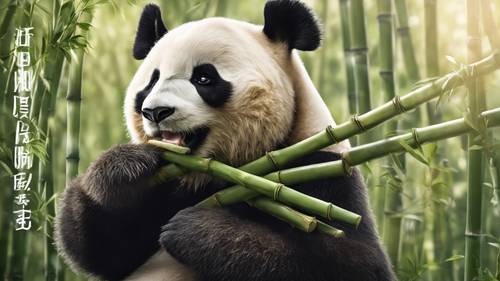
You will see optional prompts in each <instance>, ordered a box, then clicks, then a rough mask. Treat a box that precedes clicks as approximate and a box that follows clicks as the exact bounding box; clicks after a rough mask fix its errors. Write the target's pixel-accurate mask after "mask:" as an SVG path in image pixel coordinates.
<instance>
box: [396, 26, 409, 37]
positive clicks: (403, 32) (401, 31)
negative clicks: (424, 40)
mask: <svg viewBox="0 0 500 281" xmlns="http://www.w3.org/2000/svg"><path fill="white" fill-rule="evenodd" d="M397 31H398V34H399V35H400V36H409V35H410V28H409V27H408V26H401V27H398V29H397Z"/></svg>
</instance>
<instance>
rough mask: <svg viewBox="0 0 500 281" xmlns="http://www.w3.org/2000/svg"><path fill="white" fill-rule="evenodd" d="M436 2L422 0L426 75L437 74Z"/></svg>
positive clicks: (434, 0)
mask: <svg viewBox="0 0 500 281" xmlns="http://www.w3.org/2000/svg"><path fill="white" fill-rule="evenodd" d="M437 2H438V0H425V1H424V24H425V69H426V74H427V77H437V76H439V57H438V30H437V26H438V25H437Z"/></svg>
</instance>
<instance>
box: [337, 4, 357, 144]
mask: <svg viewBox="0 0 500 281" xmlns="http://www.w3.org/2000/svg"><path fill="white" fill-rule="evenodd" d="M339 14H340V27H341V31H342V46H343V48H344V64H345V72H346V91H347V103H348V106H349V115H354V114H356V113H357V112H358V109H357V104H356V89H355V85H354V71H353V64H352V56H351V38H350V35H349V30H350V27H349V0H339ZM350 141H351V144H352V145H354V146H355V145H357V138H356V137H353V138H351V139H350Z"/></svg>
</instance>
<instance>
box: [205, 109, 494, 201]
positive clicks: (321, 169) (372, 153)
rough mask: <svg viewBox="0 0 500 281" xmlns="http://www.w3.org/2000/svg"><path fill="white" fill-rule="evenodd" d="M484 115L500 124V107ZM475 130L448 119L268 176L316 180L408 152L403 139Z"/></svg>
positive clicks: (225, 193)
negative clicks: (338, 158)
mask: <svg viewBox="0 0 500 281" xmlns="http://www.w3.org/2000/svg"><path fill="white" fill-rule="evenodd" d="M480 116H481V117H480V119H482V120H483V121H484V122H487V124H488V126H489V127H497V126H500V108H497V109H493V110H489V111H485V112H483V113H482V114H481V115H480ZM471 130H473V129H472V128H471V127H470V126H469V124H468V123H467V121H466V120H465V119H464V118H460V119H456V120H452V121H447V122H444V123H440V124H436V125H432V126H427V127H422V128H416V129H413V130H412V132H411V133H406V134H402V135H399V136H394V137H390V138H387V139H383V140H380V141H377V142H373V143H368V144H365V145H361V146H357V147H354V148H351V149H350V150H347V151H345V152H344V153H342V159H341V160H337V161H332V162H325V163H320V164H313V165H307V166H302V167H297V168H291V169H286V170H282V171H278V172H274V173H271V174H268V175H266V176H265V178H266V179H268V180H271V181H274V182H281V183H283V184H285V185H296V184H301V183H305V182H311V181H314V180H320V179H325V178H331V177H337V176H341V175H349V174H350V171H351V168H350V167H352V166H356V165H359V164H362V163H364V162H367V161H370V160H373V159H375V158H379V157H383V156H386V155H388V154H390V153H396V152H404V151H405V148H404V147H403V146H402V145H401V142H404V143H406V144H408V145H409V146H411V147H418V146H420V145H422V144H424V143H426V142H435V141H439V140H442V139H447V138H452V137H456V136H460V135H462V134H465V133H468V132H470V131H471ZM258 195H259V194H258V193H257V192H255V191H253V190H250V189H248V188H245V187H243V186H241V185H236V186H232V187H229V188H226V189H224V190H221V191H219V192H217V193H215V194H213V195H212V196H210V197H208V198H207V199H205V200H203V201H202V202H200V203H199V204H198V205H200V206H207V207H208V206H225V205H231V204H236V203H239V202H242V201H246V200H249V199H252V198H254V197H256V196H258Z"/></svg>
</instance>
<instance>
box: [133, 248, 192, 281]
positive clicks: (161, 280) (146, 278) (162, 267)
mask: <svg viewBox="0 0 500 281" xmlns="http://www.w3.org/2000/svg"><path fill="white" fill-rule="evenodd" d="M196 280H198V278H196V275H195V274H194V273H193V272H191V271H190V270H189V269H188V268H187V267H185V266H184V265H182V264H180V263H179V262H178V261H176V260H175V259H174V258H173V257H172V256H171V255H169V254H168V253H167V252H166V251H164V250H160V251H158V252H157V253H156V254H155V255H154V256H152V257H151V258H150V259H149V260H148V261H147V262H146V263H144V264H143V265H142V266H141V267H139V269H137V270H136V271H135V272H134V273H133V274H132V275H130V276H129V277H128V278H126V279H125V280H124V281H196Z"/></svg>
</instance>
